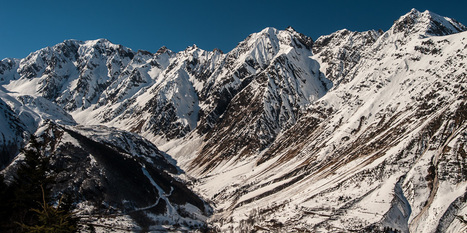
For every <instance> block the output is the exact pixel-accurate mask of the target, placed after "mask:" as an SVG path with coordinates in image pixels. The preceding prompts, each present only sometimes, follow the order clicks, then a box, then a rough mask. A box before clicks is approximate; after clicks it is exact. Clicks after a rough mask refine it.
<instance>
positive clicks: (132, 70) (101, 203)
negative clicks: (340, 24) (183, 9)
mask: <svg viewBox="0 0 467 233" xmlns="http://www.w3.org/2000/svg"><path fill="white" fill-rule="evenodd" d="M465 31H467V27H465V26H464V25H462V24H461V23H459V22H457V21H456V20H454V19H451V18H447V17H443V16H439V15H437V14H435V13H432V12H430V11H425V12H419V11H417V10H415V9H413V10H411V11H410V12H409V13H407V14H406V15H403V16H402V17H400V18H399V19H398V20H396V21H395V22H394V25H393V26H392V27H391V28H390V29H389V30H387V31H382V30H379V31H375V30H370V31H366V32H352V31H348V30H345V29H344V30H340V31H337V32H335V33H333V34H331V35H327V36H321V37H319V38H318V39H316V40H315V41H314V40H312V39H311V38H309V37H307V36H305V35H303V34H301V33H299V32H297V31H295V30H294V29H293V28H292V27H289V28H287V29H285V30H278V29H275V28H265V29H264V30H262V31H260V32H258V33H254V34H251V35H250V36H248V37H247V38H246V39H245V40H244V41H242V42H240V43H239V44H238V45H237V47H236V48H234V49H233V50H232V51H230V52H228V53H223V52H222V51H220V50H218V49H216V50H214V51H205V50H202V49H201V48H198V47H197V46H195V45H194V46H191V47H188V48H186V49H185V50H184V51H181V52H178V53H176V52H173V51H171V50H169V49H168V48H166V47H162V48H160V49H159V50H158V51H157V52H156V53H154V54H153V53H150V52H147V51H142V50H139V51H136V52H135V51H133V50H131V49H129V48H126V47H124V46H121V45H115V44H112V43H111V42H110V41H108V40H105V39H99V40H93V41H77V40H67V41H64V42H63V43H60V44H57V45H55V46H53V47H47V48H44V49H41V50H39V51H36V52H33V53H31V54H30V55H29V56H27V57H26V58H23V59H9V58H5V59H3V60H2V61H1V62H0V85H1V86H0V110H1V111H0V132H1V138H0V148H1V150H0V168H1V169H2V174H4V175H5V179H6V180H9V179H11V177H14V176H15V172H16V170H17V167H18V166H19V164H21V163H22V161H23V160H24V152H20V151H23V150H21V149H22V148H24V147H27V146H28V142H29V140H30V138H31V137H32V135H35V136H34V138H37V140H38V142H39V144H40V152H41V154H42V156H45V157H48V158H49V160H48V161H49V163H50V164H49V167H50V171H49V172H48V174H49V175H50V176H51V177H54V178H55V183H56V185H54V187H53V189H52V190H53V192H54V193H55V194H56V195H57V196H58V195H59V194H60V193H64V192H68V193H73V194H74V196H75V197H77V198H76V199H75V200H74V213H75V215H77V216H79V217H80V225H81V230H82V231H87V230H89V228H87V227H88V226H93V227H94V228H95V230H97V231H98V232H106V231H110V230H113V231H122V232H125V231H155V232H156V231H205V230H206V231H214V232H216V231H219V232H254V231H259V232H467V202H466V200H467V32H465Z"/></svg>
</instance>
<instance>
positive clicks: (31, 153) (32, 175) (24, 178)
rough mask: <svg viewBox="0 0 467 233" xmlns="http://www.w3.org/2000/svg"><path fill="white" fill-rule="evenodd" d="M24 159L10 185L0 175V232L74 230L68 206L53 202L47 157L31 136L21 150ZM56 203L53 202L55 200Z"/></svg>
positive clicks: (51, 178) (73, 221)
mask: <svg viewBox="0 0 467 233" xmlns="http://www.w3.org/2000/svg"><path fill="white" fill-rule="evenodd" d="M22 153H23V154H24V161H23V163H22V164H21V165H20V166H19V167H18V170H17V171H16V175H15V176H14V177H13V180H12V181H11V183H10V184H9V185H7V184H6V183H5V178H4V177H3V176H0V200H1V201H0V232H74V231H76V229H77V227H76V225H77V221H76V219H75V218H74V217H73V216H72V214H71V212H70V210H68V209H65V208H63V207H61V205H62V202H61V200H60V201H59V202H58V205H56V206H54V205H53V203H54V200H53V198H52V197H51V188H52V185H53V181H54V179H53V177H50V176H48V174H47V171H48V166H49V159H48V157H47V156H42V155H41V150H40V143H39V142H38V140H37V139H36V138H35V137H34V136H33V137H32V138H31V140H30V143H29V146H28V147H27V148H26V149H24V150H23V151H22ZM55 203H56V202H55Z"/></svg>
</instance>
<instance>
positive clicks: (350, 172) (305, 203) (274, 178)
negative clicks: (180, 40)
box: [180, 10, 467, 232]
mask: <svg viewBox="0 0 467 233" xmlns="http://www.w3.org/2000/svg"><path fill="white" fill-rule="evenodd" d="M425 19H429V20H425ZM440 19H442V20H440ZM446 22H448V23H449V24H446ZM452 22H455V21H453V20H450V19H446V18H444V17H440V16H437V15H435V14H433V13H431V12H423V13H420V12H418V11H416V10H413V11H411V12H410V13H408V14H407V15H405V16H403V17H401V18H400V19H399V20H397V21H396V22H395V24H394V26H393V27H392V28H391V29H389V30H388V31H387V32H385V33H383V34H382V35H381V36H379V37H378V38H377V39H376V40H375V41H373V42H372V43H370V44H368V45H367V47H366V48H364V49H363V50H362V51H360V52H359V53H360V54H364V55H363V56H361V57H360V58H359V59H358V60H356V62H355V64H354V65H351V68H350V69H348V70H347V71H345V72H342V70H341V67H339V66H335V67H334V68H331V70H332V69H334V70H332V71H331V73H332V72H335V73H339V74H340V75H342V76H341V77H342V78H341V80H346V81H345V82H341V83H340V84H339V86H338V87H336V88H334V89H332V90H331V91H330V92H328V93H327V94H326V95H324V96H323V97H322V98H321V99H319V100H318V101H316V102H314V103H312V104H311V105H310V107H309V108H308V110H307V114H306V115H304V116H302V117H301V118H300V119H299V120H298V122H297V123H296V124H295V125H294V126H293V127H292V128H290V129H289V130H287V131H285V132H284V133H282V134H280V135H279V136H278V137H277V139H276V140H274V143H273V144H272V145H271V146H269V147H267V148H266V150H264V151H260V152H259V153H258V154H257V156H250V157H247V158H243V159H242V160H240V161H239V162H237V163H231V164H229V165H230V166H225V167H224V169H223V170H221V169H218V170H216V169H213V170H209V171H207V174H209V175H207V176H198V177H199V179H198V183H196V184H195V186H196V187H198V189H199V191H200V192H201V193H204V195H205V196H206V197H211V199H212V200H213V201H214V202H215V203H217V209H216V210H217V213H216V214H215V215H214V217H213V218H212V221H213V224H214V225H217V226H219V229H222V230H224V231H225V230H229V229H231V230H234V231H236V230H240V229H243V230H245V229H250V230H253V229H268V230H279V229H281V230H283V231H292V230H295V231H302V230H306V229H308V230H315V231H354V230H357V231H358V230H362V229H366V230H368V231H369V230H375V231H376V230H384V229H385V228H386V229H388V228H391V229H397V230H398V231H402V232H409V230H410V232H433V231H435V230H436V229H438V230H441V231H444V230H448V229H451V230H453V229H457V230H458V229H465V226H463V221H462V219H464V218H463V216H464V215H463V214H465V194H466V188H467V180H466V176H465V174H466V173H465V171H466V170H465V165H466V163H467V157H465V153H464V151H465V150H466V149H467V148H466V144H465V142H466V140H467V131H466V130H467V129H466V127H467V125H466V112H465V109H466V108H465V105H466V102H465V101H466V99H465V96H466V86H465V83H466V77H467V73H466V67H465V64H466V63H465V59H467V58H466V57H465V55H464V54H465V53H466V49H467V44H466V43H467V42H466V37H467V34H466V33H465V32H463V33H462V32H460V31H462V30H465V27H463V26H462V25H460V24H456V25H457V26H456V27H455V28H457V29H459V30H458V31H453V30H451V29H452V25H454V23H452ZM433 25H434V26H436V27H435V28H436V29H437V30H434V29H433V28H434V26H433ZM443 27H445V28H443ZM401 28H405V29H407V30H400V29H401ZM450 30H451V31H450ZM433 32H458V33H457V34H453V35H448V36H438V35H444V34H442V33H433ZM340 33H341V32H338V33H337V34H340ZM360 35H361V34H360ZM358 36H359V35H358V34H357V38H358ZM371 38H373V37H371ZM348 41H349V40H348V37H343V40H342V41H341V42H340V43H341V44H345V43H347V42H348ZM344 61H345V59H344ZM337 62H340V61H337ZM352 66H353V67H352ZM328 67H331V66H328ZM323 72H326V71H323ZM337 79H339V78H336V80H337ZM180 150H181V151H183V149H180ZM194 161H196V160H194ZM190 171H191V170H190ZM194 171H195V172H193V173H191V174H195V175H197V174H199V173H197V172H196V170H194Z"/></svg>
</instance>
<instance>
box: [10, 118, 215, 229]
mask: <svg viewBox="0 0 467 233" xmlns="http://www.w3.org/2000/svg"><path fill="white" fill-rule="evenodd" d="M36 136H37V138H38V140H39V141H40V142H41V148H40V153H41V154H43V156H48V157H49V161H50V162H49V163H50V164H49V165H48V166H49V171H50V172H49V174H48V176H49V177H52V178H53V179H55V185H54V186H53V187H52V192H53V193H54V194H55V195H61V194H63V193H65V194H67V195H69V196H71V197H73V200H74V212H76V214H77V215H78V216H80V217H81V219H80V225H82V226H84V227H86V226H93V227H94V228H96V229H102V230H106V229H118V230H124V231H139V230H142V229H145V230H154V231H158V230H162V231H164V230H169V229H172V230H175V229H177V230H188V229H198V228H204V227H206V223H205V221H206V219H207V217H208V216H209V215H210V214H211V208H210V207H209V206H208V205H207V204H206V203H205V202H204V201H203V200H202V199H200V198H199V197H198V196H197V195H196V194H195V193H193V192H192V191H191V190H189V189H188V188H187V187H186V186H185V184H184V183H183V182H181V181H180V180H179V179H178V178H176V176H178V175H180V174H181V170H180V169H179V168H178V167H176V165H175V164H174V161H173V159H171V158H170V157H169V156H168V155H166V154H164V153H162V152H160V151H159V150H158V149H157V148H156V146H154V145H153V144H152V143H150V142H149V141H147V140H145V139H143V138H142V137H141V136H138V135H136V134H132V133H128V132H125V131H119V130H116V129H112V128H107V127H104V126H95V127H85V126H64V125H59V124H56V123H53V122H52V121H49V122H46V123H45V124H43V125H42V126H41V127H40V128H39V129H38V131H37V133H36ZM21 159H22V156H21V155H20V156H18V157H17V159H16V160H15V162H14V163H12V165H10V166H9V167H8V168H7V169H6V172H7V174H12V171H14V170H15V167H16V166H17V164H19V163H21ZM82 230H86V229H84V228H83V229H82Z"/></svg>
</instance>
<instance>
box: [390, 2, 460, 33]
mask: <svg viewBox="0 0 467 233" xmlns="http://www.w3.org/2000/svg"><path fill="white" fill-rule="evenodd" d="M466 30H467V27H465V26H464V25H463V24H461V23H459V22H457V21H456V20H454V19H451V18H448V17H443V16H440V15H438V14H435V13H433V12H430V11H428V10H426V11H424V12H420V11H418V10H416V9H412V10H411V11H410V12H409V13H407V14H405V15H404V16H402V17H400V18H399V19H398V20H396V21H395V22H394V25H393V26H392V27H391V29H390V30H389V32H391V33H394V34H396V33H402V34H404V35H408V34H417V35H419V36H420V37H426V36H445V35H450V34H454V33H459V32H463V31H466Z"/></svg>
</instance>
